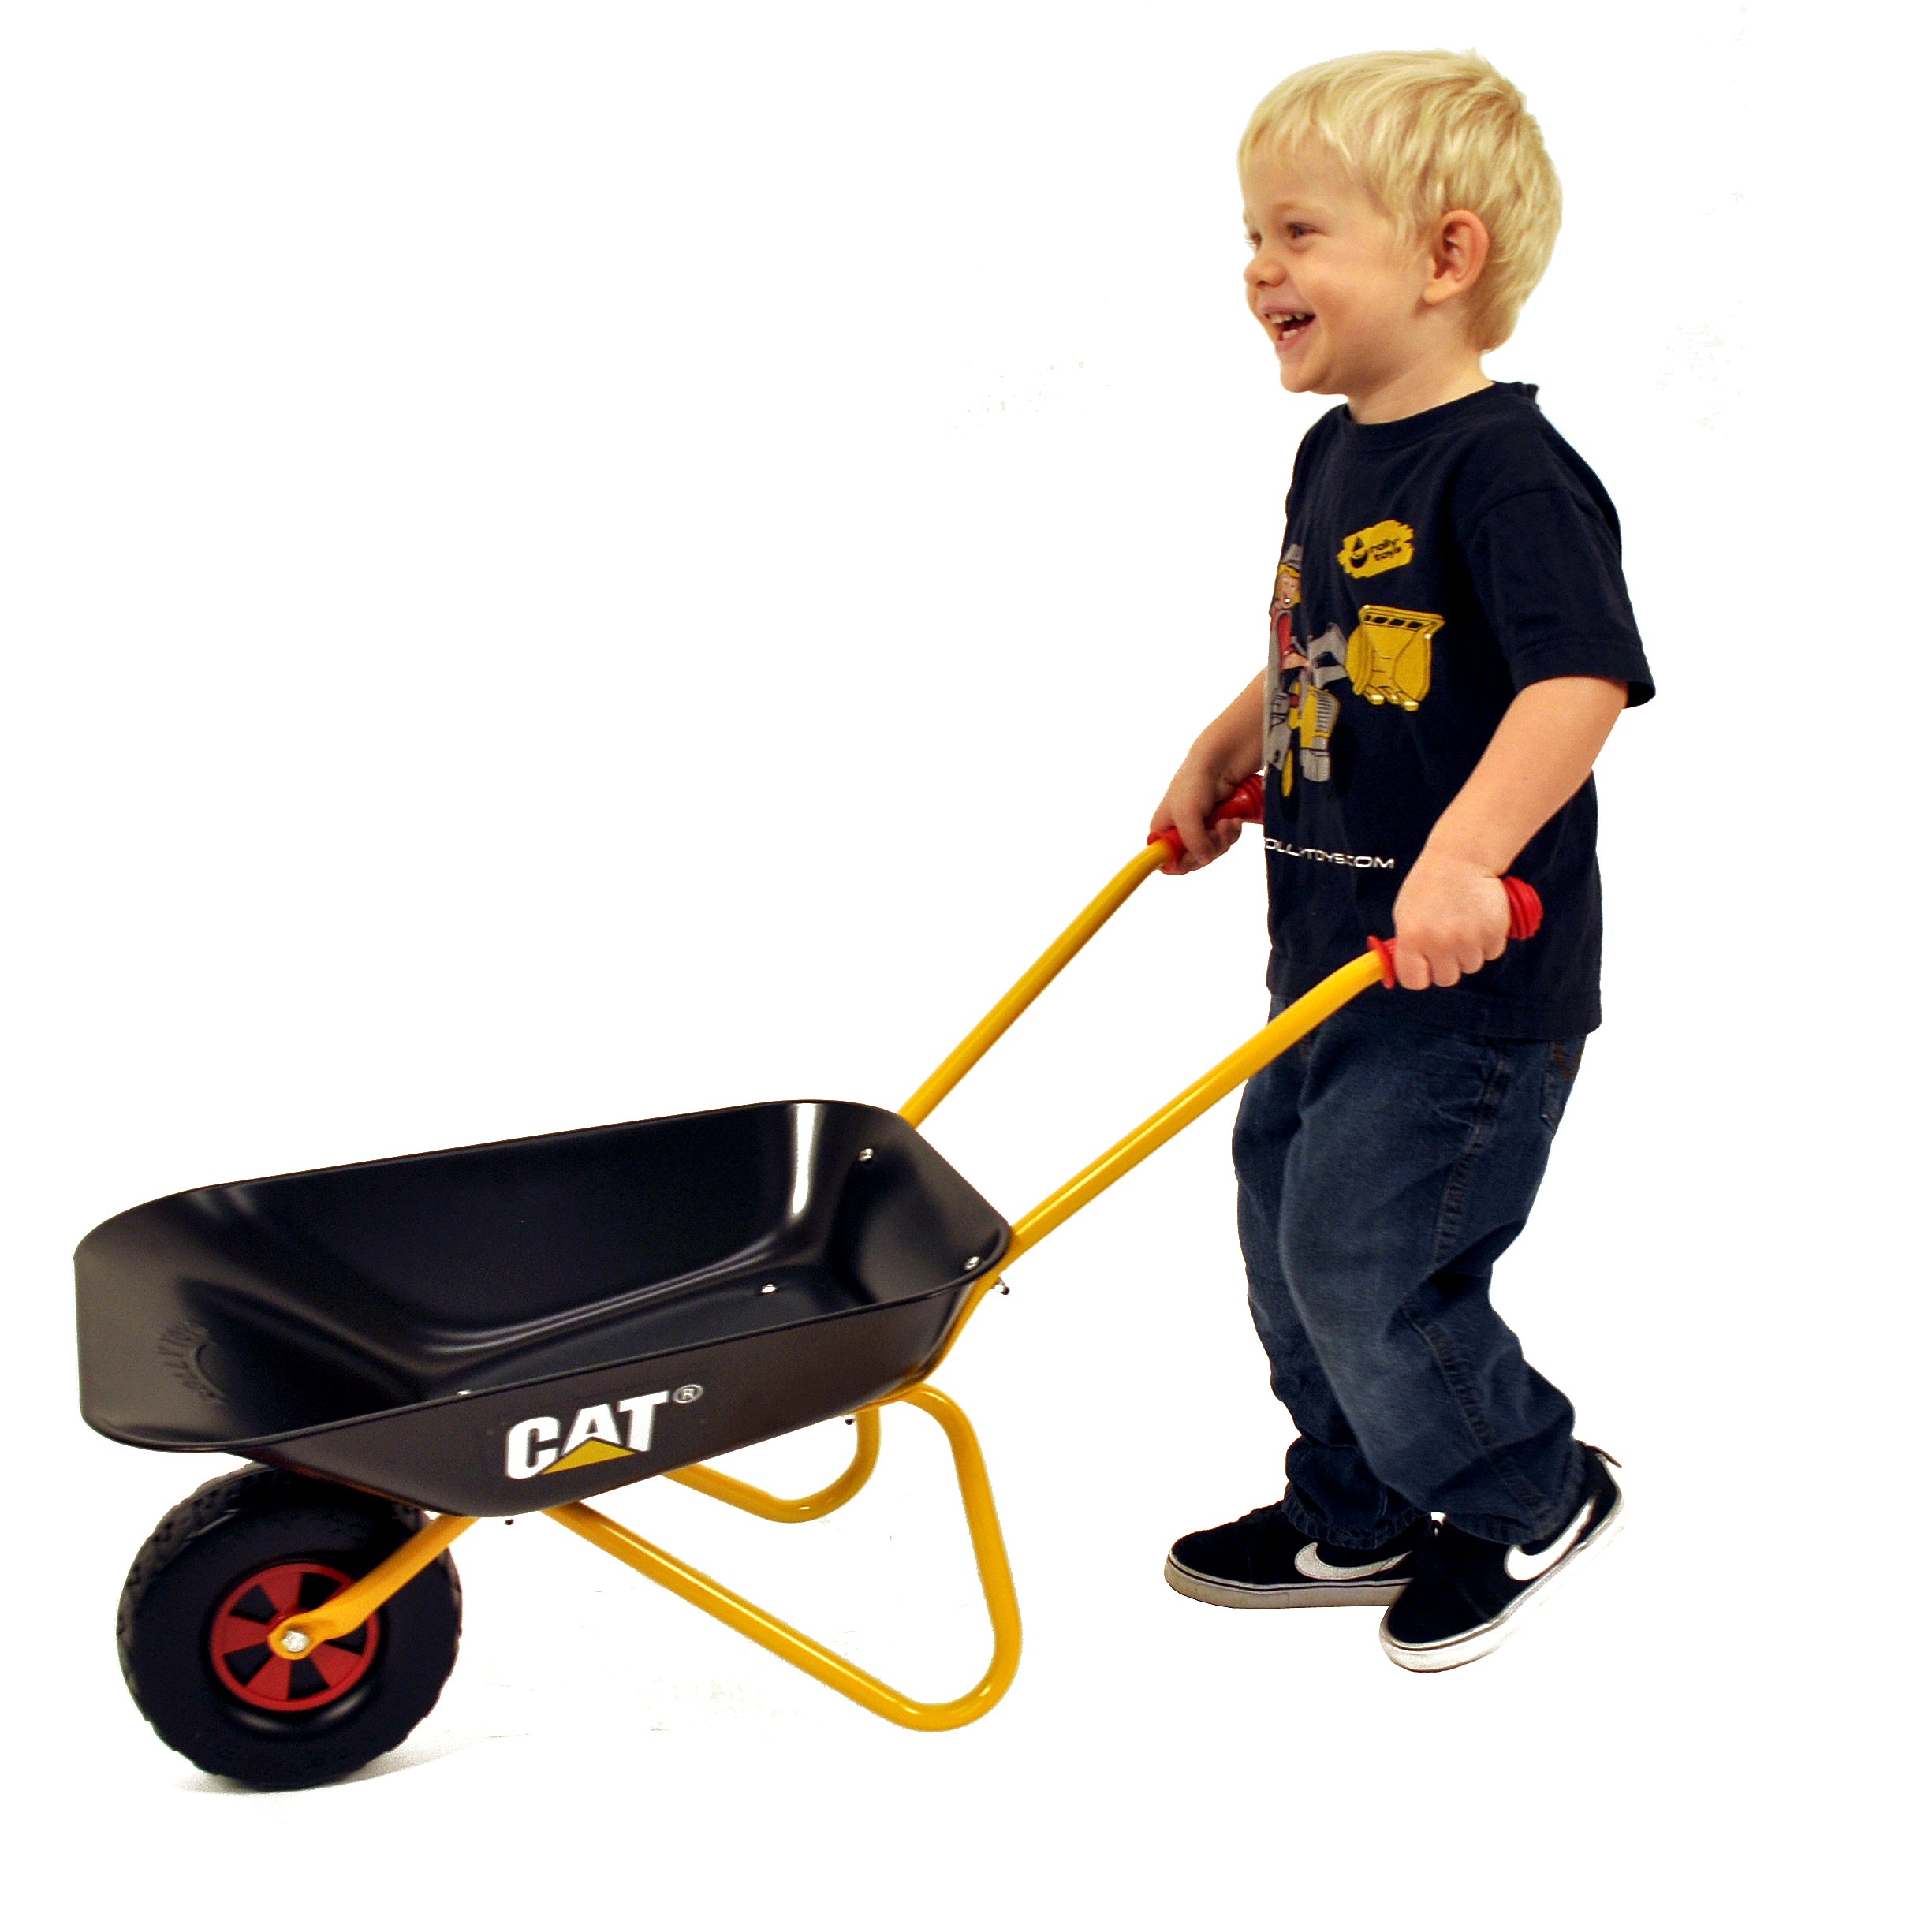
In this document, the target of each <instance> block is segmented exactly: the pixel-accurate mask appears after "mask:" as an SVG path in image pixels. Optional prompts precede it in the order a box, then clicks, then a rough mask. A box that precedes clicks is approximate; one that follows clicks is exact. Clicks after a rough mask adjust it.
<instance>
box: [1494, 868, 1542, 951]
mask: <svg viewBox="0 0 1932 1932" xmlns="http://www.w3.org/2000/svg"><path fill="white" fill-rule="evenodd" d="M1503 890H1504V891H1505V892H1506V893H1509V937H1510V938H1512V939H1534V938H1535V937H1536V932H1537V928H1538V927H1540V926H1541V925H1542V923H1543V902H1542V900H1541V899H1539V897H1537V895H1536V888H1535V886H1532V885H1531V883H1530V882H1529V881H1528V880H1527V879H1526V878H1516V877H1515V876H1514V875H1511V876H1510V877H1509V878H1505V880H1504V881H1503Z"/></svg>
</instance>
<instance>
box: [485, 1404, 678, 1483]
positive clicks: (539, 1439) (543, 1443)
mask: <svg viewBox="0 0 1932 1932" xmlns="http://www.w3.org/2000/svg"><path fill="white" fill-rule="evenodd" d="M703 1393H704V1391H703V1389H701V1388H700V1387H699V1386H698V1384H697V1383H696V1382H686V1383H685V1384H684V1386H682V1387H681V1388H677V1389H658V1391H657V1393H655V1395H632V1396H626V1397H624V1398H623V1400H622V1401H617V1402H593V1403H592V1404H591V1405H590V1407H589V1408H580V1409H579V1410H578V1411H577V1412H576V1416H575V1417H574V1418H573V1420H572V1422H571V1424H570V1429H569V1433H568V1434H564V1433H563V1430H562V1428H561V1424H560V1423H558V1419H557V1418H556V1417H555V1416H554V1415H532V1416H531V1418H530V1419H528V1421H527V1422H520V1423H517V1424H516V1426H515V1427H513V1428H512V1429H511V1430H510V1432H509V1434H508V1435H506V1436H505V1438H503V1472H504V1474H505V1475H507V1476H509V1478H511V1479H512V1480H513V1481H514V1482H518V1483H521V1482H524V1481H525V1480H527V1479H528V1478H529V1477H531V1476H540V1475H562V1474H563V1473H564V1472H565V1471H566V1470H569V1469H587V1468H590V1466H591V1464H593V1463H607V1462H614V1461H615V1460H617V1459H618V1458H620V1457H621V1456H641V1455H642V1454H643V1453H644V1451H645V1450H647V1449H649V1448H650V1446H651V1421H652V1419H653V1418H654V1417H655V1415H656V1414H657V1412H658V1409H659V1408H661V1407H662V1405H663V1404H665V1403H666V1402H678V1403H684V1402H695V1401H697V1399H698V1397H699V1396H701V1395H703ZM620 1415H621V1416H622V1417H623V1418H624V1424H623V1426H622V1427H619V1425H618V1423H617V1418H618V1416H620ZM560 1436H561V1442H560V1441H559V1439H558V1438H559V1437H560Z"/></svg>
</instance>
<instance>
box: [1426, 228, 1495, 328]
mask: <svg viewBox="0 0 1932 1932" xmlns="http://www.w3.org/2000/svg"><path fill="white" fill-rule="evenodd" d="M1488 259H1490V231H1489V230H1488V229H1486V227H1484V226H1483V218H1482V216H1481V215H1479V214H1476V213H1475V212H1474V211H1472V210H1471V209H1468V208H1452V209H1450V211H1449V213H1448V214H1445V215H1444V216H1443V217H1442V219H1441V220H1440V221H1438V222H1437V223H1436V225H1435V233H1434V235H1433V236H1431V237H1430V246H1429V263H1430V276H1429V285H1428V286H1427V288H1426V289H1423V296H1422V299H1423V300H1424V301H1425V302H1427V303H1428V304H1430V306H1431V307H1434V306H1435V305H1437V304H1440V303H1443V302H1448V301H1453V300H1454V299H1455V298H1456V297H1457V296H1459V295H1462V294H1464V293H1467V292H1468V290H1469V289H1472V288H1474V287H1475V284H1476V280H1477V278H1478V277H1479V276H1480V275H1481V274H1482V273H1483V264H1484V263H1486V261H1488Z"/></svg>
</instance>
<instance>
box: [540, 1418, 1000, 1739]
mask: <svg viewBox="0 0 1932 1932" xmlns="http://www.w3.org/2000/svg"><path fill="white" fill-rule="evenodd" d="M887 1399H888V1400H889V1401H894V1402H909V1403H911V1404H912V1406H913V1407H914V1408H919V1409H923V1410H924V1411H925V1412H926V1413H927V1415H930V1416H931V1417H932V1419H934V1421H935V1422H936V1423H938V1425H939V1427H941V1428H942V1429H943V1430H945V1434H946V1441H947V1442H948V1444H949V1445H950V1446H951V1449H952V1451H953V1469H954V1471H956V1472H957V1475H958V1477H959V1486H960V1499H961V1501H964V1504H965V1505H966V1524H967V1527H968V1530H969V1531H971V1532H972V1546H973V1555H974V1557H975V1559H976V1560H977V1561H978V1563H979V1583H980V1587H981V1589H982V1590H983V1591H984V1593H985V1596H986V1606H987V1616H988V1617H990V1619H991V1621H992V1624H993V1661H992V1662H990V1664H988V1665H987V1669H986V1673H985V1675H984V1676H983V1677H981V1678H980V1680H979V1682H978V1683H977V1684H975V1685H974V1686H973V1688H972V1689H971V1690H970V1691H968V1692H967V1693H966V1694H965V1695H964V1696H963V1697H956V1698H953V1699H952V1700H951V1701H950V1702H949V1703H943V1704H928V1703H921V1702H920V1701H919V1699H917V1698H912V1697H908V1696H907V1695H905V1693H904V1691H896V1690H894V1689H893V1687H892V1686H891V1685H890V1684H886V1683H885V1682H883V1681H882V1680H881V1679H879V1678H878V1677H874V1676H873V1675H872V1674H871V1672H870V1671H866V1670H861V1669H860V1668H859V1666H858V1665H856V1664H853V1663H850V1662H847V1661H846V1659H845V1658H842V1657H841V1656H840V1655H839V1654H837V1652H836V1651H834V1650H827V1649H826V1647H825V1646H824V1645H823V1644H822V1643H816V1642H815V1641H814V1640H813V1639H811V1638H810V1637H808V1636H807V1635H805V1634H804V1632H802V1631H799V1630H794V1629H793V1628H792V1626H791V1625H790V1624H788V1623H785V1622H784V1621H782V1620H781V1619H780V1618H778V1617H774V1616H773V1615H772V1614H771V1613H770V1611H769V1610H762V1609H759V1607H758V1606H757V1605H756V1604H755V1603H752V1602H749V1601H748V1600H747V1599H746V1598H744V1597H741V1596H740V1595H739V1594H737V1591H733V1590H728V1589H727V1588H726V1587H725V1586H724V1585H723V1584H722V1583H717V1582H714V1580H712V1579H711V1577H708V1576H705V1575H704V1574H703V1572H702V1571H699V1570H694V1569H693V1568H692V1567H691V1566H690V1565H688V1564H687V1563H682V1562H680V1561H679V1560H678V1559H677V1557H674V1556H673V1555H671V1554H670V1553H669V1551H667V1550H660V1549H658V1547H657V1546H656V1545H655V1543H649V1542H645V1540H644V1539H643V1537H641V1536H639V1535H636V1533H635V1532H634V1531H630V1530H628V1529H626V1528H625V1527H624V1525H623V1524H621V1523H615V1522H613V1521H612V1520H611V1519H610V1517H609V1516H606V1515H604V1514H603V1513H602V1511H600V1510H596V1509H591V1506H590V1505H589V1504H587V1503H560V1504H558V1506H557V1507H556V1508H555V1509H550V1510H546V1512H544V1513H545V1514H546V1516H550V1517H551V1518H553V1519H554V1520H555V1521H557V1522H558V1523H561V1524H562V1525H563V1527H565V1529H567V1530H573V1531H576V1534H577V1535H580V1536H581V1537H583V1538H584V1540H585V1541H586V1542H591V1543H595V1545H596V1546H597V1547H598V1548H599V1550H603V1551H604V1552H605V1553H606V1554H608V1555H610V1556H614V1557H616V1558H617V1561H619V1562H620V1563H626V1564H628V1565H630V1567H631V1568H632V1569H634V1570H636V1571H637V1572H639V1573H640V1575H643V1576H648V1577H649V1578H650V1579H651V1581H652V1582H653V1583H662V1585H663V1586H664V1587H665V1588H666V1590H668V1591H670V1592H671V1593H672V1594H673V1595H674V1596H679V1597H682V1598H684V1601H685V1602H687V1603H689V1604H692V1605H695V1606H696V1607H697V1608H698V1609H701V1610H703V1611H704V1612H705V1613H707V1615H709V1616H712V1617H716V1618H717V1619H718V1621H719V1622H720V1623H723V1624H729V1625H730V1626H731V1628H733V1630H735V1631H737V1632H738V1634H739V1635H740V1636H744V1637H749V1638H750V1639H751V1640H752V1642H753V1643H756V1644H759V1645H761V1646H762V1647H763V1648H764V1649H766V1650H770V1652H771V1653H772V1654H773V1655H774V1656H776V1657H781V1658H784V1659H785V1662H787V1663H788V1664H793V1665H796V1666H797V1668H798V1669H800V1670H802V1671H804V1673H806V1675H807V1677H815V1678H817V1679H818V1680H819V1683H821V1684H824V1685H826V1687H827V1688H830V1689H831V1690H834V1691H837V1692H838V1693H839V1695H841V1697H849V1698H850V1699H852V1702H853V1703H856V1704H861V1705H863V1706H864V1707H865V1708H866V1709H867V1710H869V1711H871V1712H872V1713H873V1714H875V1716H878V1717H881V1718H886V1719H887V1720H888V1721H890V1722H891V1723H893V1724H897V1725H904V1727H905V1729H908V1730H910V1731H952V1730H957V1729H958V1728H959V1727H960V1725H965V1724H971V1723H972V1721H974V1719H975V1718H983V1717H984V1716H985V1715H986V1714H987V1712H988V1711H989V1710H991V1709H992V1708H993V1706H994V1705H995V1704H997V1703H998V1702H999V1701H1000V1699H1001V1698H1002V1697H1004V1696H1005V1695H1006V1692H1007V1691H1008V1689H1009V1688H1010V1686H1011V1685H1012V1684H1013V1676H1014V1673H1016V1671H1017V1670H1018V1669H1019V1668H1020V1605H1019V1602H1018V1600H1017V1599H1016V1598H1015V1596H1014V1594H1013V1572H1012V1570H1011V1568H1009V1566H1008V1564H1007V1561H1006V1545H1005V1539H1003V1538H1002V1537H1001V1535H1000V1525H999V1516H998V1512H997V1511H995V1509H994V1506H993V1490H992V1487H991V1485H990V1483H988V1482H987V1471H986V1461H985V1459H984V1458H983V1456H981V1454H980V1453H979V1441H978V1439H977V1438H975V1435H974V1434H973V1430H972V1423H969V1422H968V1420H967V1419H966V1415H965V1412H964V1410H963V1409H961V1408H960V1406H959V1404H957V1403H956V1402H955V1401H953V1400H952V1398H951V1397H949V1396H944V1395H942V1394H941V1393H939V1391H938V1389H934V1388H931V1387H928V1386H927V1385H925V1384H924V1383H921V1384H920V1385H919V1386H918V1387H916V1388H912V1389H906V1390H905V1391H904V1393H901V1394H899V1395H896V1396H892V1397H888V1398H887ZM725 1480H729V1479H725ZM693 1486H694V1487H695V1486H696V1485H693ZM759 1493H760V1494H762V1493H763V1492H759ZM772 1500H774V1501H775V1500H776V1499H775V1498H774V1499H772Z"/></svg>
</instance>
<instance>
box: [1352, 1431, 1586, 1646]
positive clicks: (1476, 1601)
mask: <svg viewBox="0 0 1932 1932" xmlns="http://www.w3.org/2000/svg"><path fill="white" fill-rule="evenodd" d="M1584 1454H1585V1456H1586V1458H1587V1461H1588V1463H1589V1467H1590V1475H1589V1478H1588V1480H1587V1483H1586V1484H1585V1486H1584V1489H1583V1501H1582V1502H1581V1503H1580V1504H1579V1505H1577V1510H1576V1515H1575V1516H1572V1517H1571V1518H1570V1520H1569V1521H1568V1522H1567V1523H1566V1524H1564V1525H1563V1527H1561V1529H1560V1530H1558V1531H1557V1532H1556V1533H1555V1535H1551V1536H1546V1537H1545V1538H1543V1539H1542V1541H1541V1542H1535V1543H1493V1542H1489V1541H1488V1540H1487V1539H1485V1538H1483V1537H1481V1536H1471V1535H1469V1534H1468V1531H1464V1530H1459V1529H1455V1528H1453V1527H1451V1526H1450V1525H1449V1524H1446V1523H1445V1524H1442V1526H1441V1527H1440V1528H1438V1531H1437V1532H1436V1536H1435V1540H1434V1542H1432V1543H1431V1544H1430V1546H1429V1548H1428V1550H1427V1552H1426V1553H1424V1555H1423V1557H1422V1559H1421V1561H1419V1563H1418V1564H1417V1565H1416V1570H1415V1582H1414V1583H1412V1584H1411V1585H1410V1587H1409V1588H1408V1590H1407V1591H1404V1593H1403V1595H1402V1597H1401V1600H1400V1601H1399V1602H1397V1603H1396V1604H1395V1605H1394V1606H1393V1608H1392V1609H1390V1610H1389V1614H1388V1615H1387V1616H1386V1617H1384V1618H1383V1619H1382V1648H1383V1649H1384V1650H1386V1651H1387V1652H1388V1653H1389V1656H1390V1657H1391V1658H1393V1659H1394V1661H1395V1662H1397V1663H1398V1664H1400V1665H1401V1666H1402V1668H1403V1669H1404V1670H1453V1669H1455V1668H1456V1665H1458V1664H1469V1663H1473V1662H1475V1660H1476V1658H1479V1657H1486V1656H1488V1654H1490V1651H1491V1650H1494V1649H1495V1648H1496V1647H1497V1645H1498V1644H1499V1643H1501V1642H1502V1640H1503V1639H1504V1638H1505V1637H1506V1636H1508V1635H1509V1633H1510V1632H1512V1630H1514V1629H1515V1628H1516V1618H1517V1617H1518V1616H1519V1615H1520V1613H1521V1612H1522V1610H1523V1609H1524V1606H1525V1605H1527V1604H1529V1603H1532V1602H1537V1601H1539V1599H1540V1598H1543V1597H1545V1596H1546V1595H1548V1594H1549V1592H1550V1587H1551V1586H1552V1585H1553V1584H1554V1583H1556V1581H1557V1579H1558V1578H1559V1577H1562V1576H1568V1575H1569V1574H1570V1573H1571V1572H1572V1571H1573V1570H1576V1569H1577V1568H1580V1567H1581V1565H1582V1564H1583V1560H1584V1559H1585V1558H1586V1557H1589V1556H1591V1554H1593V1553H1594V1552H1595V1551H1597V1550H1601V1549H1602V1547H1603V1546H1604V1545H1605V1544H1606V1543H1607V1542H1609V1540H1610V1539H1611V1538H1612V1537H1613V1536H1614V1535H1616V1534H1617V1531H1619V1530H1620V1529H1621V1528H1622V1527H1623V1526H1624V1525H1623V1512H1624V1493H1623V1491H1622V1490H1621V1489H1619V1488H1618V1487H1617V1480H1616V1479H1615V1478H1614V1477H1613V1475H1611V1474H1610V1471H1609V1464H1610V1461H1611V1460H1612V1459H1611V1458H1610V1457H1609V1456H1606V1455H1605V1454H1604V1453H1603V1451H1602V1449H1591V1448H1590V1447H1589V1446H1588V1445H1585V1449H1584Z"/></svg>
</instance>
